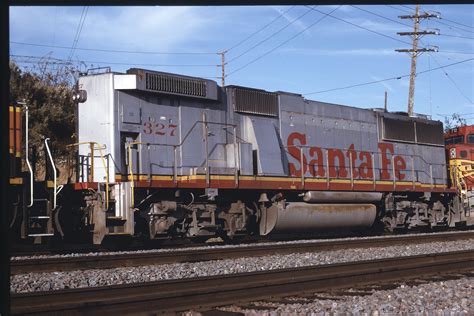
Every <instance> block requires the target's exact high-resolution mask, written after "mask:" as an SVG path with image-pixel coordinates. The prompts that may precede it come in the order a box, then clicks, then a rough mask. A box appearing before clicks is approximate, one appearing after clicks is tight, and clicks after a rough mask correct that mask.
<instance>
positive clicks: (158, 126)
mask: <svg viewBox="0 0 474 316" xmlns="http://www.w3.org/2000/svg"><path fill="white" fill-rule="evenodd" d="M143 127H144V128H143V132H144V133H145V134H147V135H151V134H154V135H159V136H165V135H168V136H171V137H173V136H176V128H177V127H178V125H175V124H171V123H170V124H168V125H165V124H163V123H152V122H145V123H144V124H143Z"/></svg>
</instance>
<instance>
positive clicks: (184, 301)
mask: <svg viewBox="0 0 474 316" xmlns="http://www.w3.org/2000/svg"><path fill="white" fill-rule="evenodd" d="M473 267H474V251H473V250H468V251H456V252H445V253H437V254H426V255H416V256H405V257H397V258H389V259H379V260H371V261H358V262H349V263H342V264H328V265H318V266H311V267H303V268H301V267H300V268H294V269H280V270H272V271H258V272H248V273H240V274H228V275H219V276H211V277H198V278H189V279H179V280H166V281H156V282H147V283H139V284H128V285H116V286H108V287H95V288H81V289H72V290H60V291H48V292H35V293H26V294H13V295H12V297H11V303H12V304H11V306H12V314H14V315H28V314H34V315H49V314H53V313H54V314H58V315H59V314H61V315H63V314H64V315H65V314H67V315H77V314H88V313H92V314H99V313H101V314H134V315H137V314H149V313H151V312H153V313H158V312H161V313H172V312H181V311H186V310H189V309H197V310H202V309H206V308H211V307H217V306H222V305H227V304H231V303H236V302H242V301H250V300H252V301H254V300H257V299H264V298H268V297H270V296H288V295H296V294H302V293H314V292H317V291H324V290H328V289H335V288H346V287H351V286H354V285H358V286H360V285H362V284H373V283H375V282H379V281H390V280H400V279H409V278H416V277H420V276H426V275H432V274H436V273H449V272H453V271H454V272H462V271H469V270H472V269H473Z"/></svg>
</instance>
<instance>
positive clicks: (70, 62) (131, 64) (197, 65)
mask: <svg viewBox="0 0 474 316" xmlns="http://www.w3.org/2000/svg"><path fill="white" fill-rule="evenodd" d="M10 57H15V58H36V59H43V58H44V57H42V56H28V55H10ZM53 59H54V60H56V61H58V62H63V63H64V64H74V63H77V62H72V61H70V60H66V59H59V58H53ZM80 62H84V63H91V64H106V65H125V66H127V65H128V66H154V67H216V66H219V65H203V64H137V63H121V62H109V61H93V60H81V61H80Z"/></svg>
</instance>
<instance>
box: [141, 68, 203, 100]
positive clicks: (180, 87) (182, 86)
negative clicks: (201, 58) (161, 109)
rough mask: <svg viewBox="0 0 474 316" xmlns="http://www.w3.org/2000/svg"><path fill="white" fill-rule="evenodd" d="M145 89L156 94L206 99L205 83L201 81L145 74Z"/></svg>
mask: <svg viewBox="0 0 474 316" xmlns="http://www.w3.org/2000/svg"><path fill="white" fill-rule="evenodd" d="M145 88H146V89H147V90H152V91H158V92H168V93H176V94H183V95H189V96H195V97H206V82H205V81H203V80H196V79H186V78H178V77H171V76H166V75H161V74H153V73H145Z"/></svg>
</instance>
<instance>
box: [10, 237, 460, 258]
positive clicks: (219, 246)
mask: <svg viewBox="0 0 474 316" xmlns="http://www.w3.org/2000/svg"><path fill="white" fill-rule="evenodd" d="M458 233H459V234H463V233H464V232H458ZM443 234H447V235H451V234H453V232H436V233H423V234H419V233H415V234H404V235H402V236H403V237H414V238H413V239H414V240H416V237H419V236H420V235H422V236H439V235H443ZM454 234H456V233H454ZM400 237H401V235H391V236H390V235H388V236H383V238H384V239H392V238H393V239H394V240H395V239H398V238H400ZM378 238H381V237H380V236H375V237H374V236H368V237H346V238H330V239H306V240H291V241H269V242H261V243H258V244H255V243H248V244H245V243H242V244H239V245H224V244H222V245H206V246H197V247H185V248H163V249H148V250H133V251H110V252H108V251H101V252H86V253H69V254H54V255H50V254H48V255H32V256H15V257H11V258H10V260H11V261H22V260H36V259H49V258H68V257H97V256H114V255H120V254H122V255H129V254H131V255H133V254H139V253H140V254H143V253H150V254H152V253H170V252H184V251H198V250H207V249H214V248H218V249H221V248H222V249H225V248H244V247H255V246H262V247H264V246H268V245H294V244H306V243H314V242H317V243H331V242H334V241H338V242H344V241H351V240H371V239H378Z"/></svg>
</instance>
